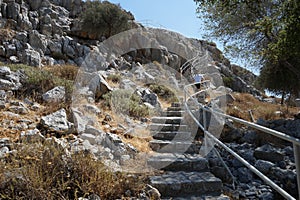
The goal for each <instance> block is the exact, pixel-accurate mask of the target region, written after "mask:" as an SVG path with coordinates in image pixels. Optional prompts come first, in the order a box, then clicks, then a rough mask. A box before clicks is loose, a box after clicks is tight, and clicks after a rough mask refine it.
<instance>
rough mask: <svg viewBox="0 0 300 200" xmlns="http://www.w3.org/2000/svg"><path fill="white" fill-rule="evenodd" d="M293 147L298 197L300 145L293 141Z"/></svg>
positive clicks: (299, 187)
mask: <svg viewBox="0 0 300 200" xmlns="http://www.w3.org/2000/svg"><path fill="white" fill-rule="evenodd" d="M293 147H294V156H295V164H296V174H297V185H298V197H299V199H300V146H299V145H298V144H296V143H293Z"/></svg>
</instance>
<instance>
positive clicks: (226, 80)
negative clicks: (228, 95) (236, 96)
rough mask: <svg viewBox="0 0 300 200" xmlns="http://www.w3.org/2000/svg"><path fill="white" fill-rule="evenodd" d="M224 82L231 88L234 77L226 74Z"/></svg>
mask: <svg viewBox="0 0 300 200" xmlns="http://www.w3.org/2000/svg"><path fill="white" fill-rule="evenodd" d="M223 83H224V86H226V87H229V88H231V87H232V84H233V78H232V77H227V76H225V77H223Z"/></svg>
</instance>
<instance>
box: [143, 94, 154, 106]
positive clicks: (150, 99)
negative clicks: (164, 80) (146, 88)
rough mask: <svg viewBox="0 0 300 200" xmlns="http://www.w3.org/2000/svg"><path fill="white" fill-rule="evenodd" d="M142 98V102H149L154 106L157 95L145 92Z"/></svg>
mask: <svg viewBox="0 0 300 200" xmlns="http://www.w3.org/2000/svg"><path fill="white" fill-rule="evenodd" d="M142 98H143V99H142V100H143V102H146V103H150V104H151V105H152V106H154V107H156V106H157V104H158V97H157V95H156V94H155V93H150V94H145V95H143V97H142Z"/></svg>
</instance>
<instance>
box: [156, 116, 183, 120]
mask: <svg viewBox="0 0 300 200" xmlns="http://www.w3.org/2000/svg"><path fill="white" fill-rule="evenodd" d="M152 119H183V117H176V116H174V117H172V116H160V117H152Z"/></svg>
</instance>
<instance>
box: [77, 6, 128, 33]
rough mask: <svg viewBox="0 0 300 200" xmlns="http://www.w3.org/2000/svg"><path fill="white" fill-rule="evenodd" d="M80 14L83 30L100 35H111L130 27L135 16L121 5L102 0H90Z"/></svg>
mask: <svg viewBox="0 0 300 200" xmlns="http://www.w3.org/2000/svg"><path fill="white" fill-rule="evenodd" d="M85 6H86V7H85V10H84V12H82V15H81V16H80V18H81V21H82V30H85V31H88V32H90V33H93V34H95V33H96V34H97V35H98V37H101V36H105V37H107V38H108V37H110V36H112V35H115V34H117V33H120V32H122V31H125V30H128V29H130V20H132V19H133V16H132V15H131V14H130V13H128V12H126V11H125V10H123V9H122V8H121V7H120V5H116V4H113V3H110V2H108V1H103V2H101V1H100V0H94V1H88V2H86V5H85Z"/></svg>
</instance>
